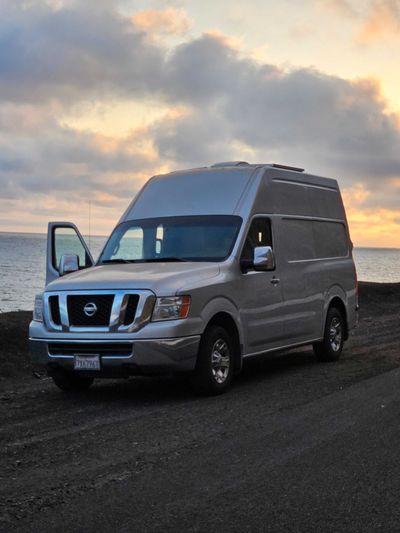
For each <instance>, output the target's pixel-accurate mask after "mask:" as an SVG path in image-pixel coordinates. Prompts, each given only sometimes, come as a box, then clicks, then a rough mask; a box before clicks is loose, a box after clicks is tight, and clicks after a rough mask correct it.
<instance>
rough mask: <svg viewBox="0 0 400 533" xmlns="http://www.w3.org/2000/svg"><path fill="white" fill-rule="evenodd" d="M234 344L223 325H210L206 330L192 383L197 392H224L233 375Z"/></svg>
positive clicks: (209, 393) (212, 393)
mask: <svg viewBox="0 0 400 533" xmlns="http://www.w3.org/2000/svg"><path fill="white" fill-rule="evenodd" d="M233 353H234V352H233V346H232V341H231V338H230V336H229V334H228V333H227V331H226V330H225V329H224V328H223V327H221V326H209V327H208V328H207V329H206V331H205V332H204V334H203V336H202V339H201V342H200V348H199V354H198V357H197V365H196V370H195V372H194V375H193V378H192V384H193V386H194V389H195V390H196V392H198V393H200V394H205V395H215V394H222V393H223V392H225V391H226V390H227V389H228V387H229V385H230V384H231V381H232V377H233V365H234V359H233Z"/></svg>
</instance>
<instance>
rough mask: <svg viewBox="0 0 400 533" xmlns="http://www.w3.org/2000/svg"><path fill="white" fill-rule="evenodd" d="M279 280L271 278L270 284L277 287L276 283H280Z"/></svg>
mask: <svg viewBox="0 0 400 533" xmlns="http://www.w3.org/2000/svg"><path fill="white" fill-rule="evenodd" d="M280 281H281V280H280V279H279V278H272V279H271V283H272V285H278V283H279V282H280Z"/></svg>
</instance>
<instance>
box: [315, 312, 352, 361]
mask: <svg viewBox="0 0 400 533" xmlns="http://www.w3.org/2000/svg"><path fill="white" fill-rule="evenodd" d="M344 328H345V326H344V318H343V315H342V313H341V311H340V310H339V309H337V308H336V307H331V308H330V309H329V310H328V314H327V316H326V323H325V330H324V339H323V340H322V341H321V342H316V343H314V345H313V348H314V353H315V355H316V356H317V358H318V359H319V360H320V361H337V360H338V359H339V357H340V355H341V353H342V350H343V343H344V333H345V329H344Z"/></svg>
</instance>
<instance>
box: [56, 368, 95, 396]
mask: <svg viewBox="0 0 400 533" xmlns="http://www.w3.org/2000/svg"><path fill="white" fill-rule="evenodd" d="M52 379H53V382H54V383H55V385H57V387H58V388H59V389H61V390H62V391H64V392H83V391H86V390H88V389H89V387H90V386H91V385H92V383H93V381H94V379H93V378H86V377H85V378H84V377H81V376H80V375H79V374H76V373H74V372H67V371H65V370H63V371H61V372H57V374H54V375H53V376H52Z"/></svg>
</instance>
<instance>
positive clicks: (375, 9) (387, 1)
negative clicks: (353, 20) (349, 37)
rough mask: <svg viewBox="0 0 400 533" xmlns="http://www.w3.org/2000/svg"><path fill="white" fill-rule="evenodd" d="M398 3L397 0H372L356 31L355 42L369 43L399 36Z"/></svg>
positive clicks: (399, 14) (399, 5)
mask: <svg viewBox="0 0 400 533" xmlns="http://www.w3.org/2000/svg"><path fill="white" fill-rule="evenodd" d="M399 36H400V4H399V2H398V0H374V1H373V2H372V4H371V6H370V9H369V10H368V12H367V16H366V18H365V21H364V22H363V24H362V26H361V28H360V30H359V31H358V33H357V38H356V39H357V42H358V43H359V44H362V45H370V44H373V43H375V42H377V41H380V40H387V39H388V38H389V37H391V38H397V39H398V38H399Z"/></svg>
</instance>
